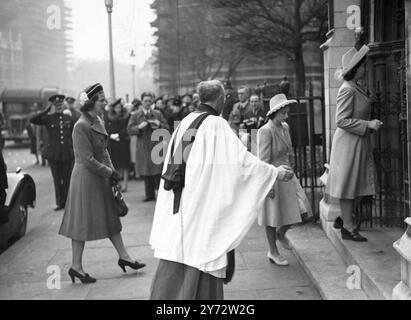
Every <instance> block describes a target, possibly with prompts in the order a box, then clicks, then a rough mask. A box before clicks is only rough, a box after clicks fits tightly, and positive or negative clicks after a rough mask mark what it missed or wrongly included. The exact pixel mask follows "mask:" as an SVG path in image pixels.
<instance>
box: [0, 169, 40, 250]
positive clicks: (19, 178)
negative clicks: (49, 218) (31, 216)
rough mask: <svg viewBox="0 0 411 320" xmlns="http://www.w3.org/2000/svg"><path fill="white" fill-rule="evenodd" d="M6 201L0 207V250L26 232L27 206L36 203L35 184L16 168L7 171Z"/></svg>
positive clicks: (28, 176)
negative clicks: (15, 169)
mask: <svg viewBox="0 0 411 320" xmlns="http://www.w3.org/2000/svg"><path fill="white" fill-rule="evenodd" d="M7 180H8V185H9V187H8V189H7V190H6V192H7V197H6V202H5V205H4V206H3V207H1V208H0V215H1V219H0V252H2V251H4V250H5V249H7V248H8V247H9V246H10V245H12V244H13V243H14V242H16V241H17V240H18V239H20V238H22V237H23V236H24V235H25V234H26V230H27V220H28V208H29V207H31V208H34V207H35V203H36V185H35V183H34V181H33V179H32V177H31V176H30V175H29V174H27V173H23V172H21V170H20V169H17V171H16V172H9V173H7Z"/></svg>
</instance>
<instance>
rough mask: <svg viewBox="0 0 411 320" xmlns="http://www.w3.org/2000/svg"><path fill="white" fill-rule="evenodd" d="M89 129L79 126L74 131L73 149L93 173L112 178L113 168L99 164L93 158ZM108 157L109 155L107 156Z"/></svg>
mask: <svg viewBox="0 0 411 320" xmlns="http://www.w3.org/2000/svg"><path fill="white" fill-rule="evenodd" d="M87 130H88V128H86V127H84V126H81V125H77V126H76V127H75V128H74V131H73V147H74V152H75V154H76V155H77V156H78V157H79V158H80V161H81V163H83V164H84V165H85V166H86V167H87V168H88V169H89V170H90V171H91V172H93V173H95V174H96V175H99V176H102V177H105V178H110V177H111V174H112V173H113V170H112V168H110V167H108V166H106V165H105V164H103V163H101V162H99V161H97V160H96V158H94V156H93V147H92V144H91V140H90V137H89V135H88V134H87ZM106 156H107V155H106Z"/></svg>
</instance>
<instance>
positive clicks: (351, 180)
mask: <svg viewBox="0 0 411 320" xmlns="http://www.w3.org/2000/svg"><path fill="white" fill-rule="evenodd" d="M370 114H371V103H370V99H369V98H368V96H367V94H366V93H365V92H364V91H363V90H362V89H361V88H359V87H358V86H357V85H356V84H355V83H354V82H352V81H345V82H344V83H343V85H342V86H341V87H340V90H339V91H338V95H337V112H336V123H337V130H336V131H335V134H334V138H333V142H332V148H331V156H330V172H329V176H328V181H327V185H326V189H325V192H326V193H327V194H329V195H330V196H332V197H334V198H338V199H355V198H357V197H361V196H367V195H374V194H375V193H376V188H377V183H376V170H375V164H374V159H373V154H372V148H371V143H370V130H369V129H368V121H369V120H370Z"/></svg>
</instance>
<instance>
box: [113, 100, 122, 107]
mask: <svg viewBox="0 0 411 320" xmlns="http://www.w3.org/2000/svg"><path fill="white" fill-rule="evenodd" d="M118 104H121V98H120V99H117V100H115V101H114V102H113V103H112V104H111V107H112V108H114V107H115V106H116V105H118Z"/></svg>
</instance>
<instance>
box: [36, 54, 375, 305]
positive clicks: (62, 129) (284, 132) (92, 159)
mask: <svg viewBox="0 0 411 320" xmlns="http://www.w3.org/2000/svg"><path fill="white" fill-rule="evenodd" d="M367 52H368V48H367V47H366V46H365V47H363V48H362V49H361V50H359V51H358V52H357V51H356V50H355V49H352V50H351V51H349V52H348V53H347V54H346V55H344V57H343V66H344V68H345V69H343V74H342V79H344V80H345V82H344V84H343V85H342V86H341V89H340V92H339V94H338V97H337V118H336V119H337V126H338V129H337V132H336V134H335V137H334V145H333V149H332V152H331V159H330V160H331V161H330V165H331V169H330V171H331V173H330V176H329V179H328V181H327V186H326V189H325V192H326V193H327V194H330V195H332V196H333V197H335V198H337V199H340V200H341V207H342V217H341V218H338V219H337V220H336V222H335V225H334V226H335V227H336V228H339V229H341V234H342V238H343V239H346V240H353V241H366V239H365V238H364V237H362V236H361V235H360V234H359V233H358V230H356V229H355V226H354V225H353V222H352V219H351V213H352V209H353V206H354V201H355V199H357V198H359V197H362V196H364V195H368V194H374V193H375V190H376V188H377V186H376V181H375V180H374V178H375V168H374V166H373V163H372V158H371V157H370V156H369V148H368V142H367V141H368V140H367V139H368V138H369V133H372V132H373V131H377V130H378V129H379V128H380V127H381V126H382V122H381V121H379V120H371V121H370V120H367V119H369V101H368V100H367V99H366V96H365V95H364V93H363V92H362V91H361V89H360V88H359V87H358V86H357V85H356V84H355V83H354V82H353V79H354V80H358V79H361V78H362V77H364V74H365V68H364V61H365V56H366V54H367ZM357 96H358V97H357ZM354 97H356V98H355V99H354ZM140 98H141V99H135V100H133V101H132V103H123V101H122V100H121V99H117V100H116V101H114V102H113V103H111V104H108V103H107V100H106V96H105V93H104V90H103V87H102V86H101V85H100V84H95V85H92V86H90V87H88V88H86V89H85V91H84V92H82V93H81V94H80V96H79V104H80V106H81V107H80V112H79V113H77V112H78V111H77V110H75V108H74V107H72V108H70V107H69V105H70V104H69V103H68V101H71V102H74V101H73V100H74V98H66V97H64V96H62V95H55V96H53V97H50V102H51V105H50V106H49V107H48V108H46V109H45V110H44V111H41V112H39V113H36V114H35V115H34V116H33V117H32V118H31V121H30V122H31V124H33V125H40V126H44V127H45V128H46V129H47V132H48V135H49V141H48V144H47V145H46V148H45V150H46V151H45V154H44V156H45V157H46V158H47V160H48V162H49V163H50V167H51V172H52V176H53V179H54V185H55V189H56V202H57V208H56V210H60V209H63V208H65V212H64V216H63V220H62V224H61V227H60V231H59V233H60V234H61V235H64V236H66V237H68V238H71V239H72V254H73V261H72V267H71V268H70V271H69V275H70V277H71V279H72V281H73V282H74V281H75V279H76V278H78V279H79V280H80V281H81V282H83V283H90V282H95V281H96V279H95V278H93V277H91V276H90V275H89V274H87V273H85V272H84V270H83V266H82V254H83V250H84V244H85V242H86V241H92V240H97V239H103V238H109V239H110V240H111V242H112V243H113V246H114V247H115V249H116V250H117V252H118V255H119V260H118V265H119V266H120V267H121V269H122V270H123V271H125V267H126V266H128V267H130V268H132V269H135V270H137V269H141V268H143V267H144V266H145V264H144V263H141V262H139V261H137V260H135V259H133V258H131V256H130V255H129V253H128V251H127V249H126V246H125V245H124V243H123V240H122V236H121V230H122V225H121V222H120V214H119V212H118V211H119V209H118V205H117V203H116V199H115V197H114V195H113V190H112V188H113V186H118V185H119V184H120V182H121V183H122V188H121V190H122V191H123V192H126V191H127V184H128V179H129V177H130V172H132V174H131V177H132V176H133V173H134V175H135V177H140V178H141V179H143V180H144V184H145V199H144V201H154V200H156V205H155V212H154V220H153V226H152V231H151V235H150V244H151V246H152V248H153V249H154V256H155V257H156V258H158V259H160V263H159V265H158V268H157V272H156V274H155V276H154V280H153V283H152V288H151V298H152V299H221V298H222V297H223V290H222V285H223V283H228V282H230V281H231V278H232V276H233V273H234V265H235V258H234V257H235V254H234V250H235V248H236V247H237V246H238V244H239V243H240V242H241V240H242V239H243V238H244V237H245V235H246V234H247V232H248V230H249V229H250V227H251V225H252V223H253V222H254V221H256V220H257V222H258V225H260V226H261V227H263V228H264V230H265V233H266V237H267V241H268V247H269V250H268V252H267V258H268V259H269V261H270V262H272V263H274V264H276V265H279V266H287V265H288V264H289V263H288V261H287V260H286V259H285V258H284V257H283V256H282V255H281V252H280V250H279V248H278V247H277V241H278V242H279V243H280V244H281V245H282V248H283V249H286V250H290V249H291V247H290V244H289V243H288V241H287V238H286V237H285V233H286V232H287V230H288V229H289V228H290V227H291V226H293V225H295V224H297V223H300V222H301V221H302V216H303V215H308V216H311V215H312V212H311V208H310V203H309V201H308V199H307V197H306V195H305V192H304V190H303V189H302V187H301V185H300V183H299V181H298V179H297V177H296V176H295V175H294V172H293V170H292V169H291V164H290V156H291V152H292V149H293V146H292V140H291V135H290V127H289V126H288V124H287V119H288V115H289V112H290V109H291V108H293V106H295V105H296V104H297V101H296V100H289V99H288V98H287V97H286V95H284V94H282V93H279V94H276V95H274V96H273V97H272V98H271V99H270V101H269V108H268V109H265V108H264V106H263V104H262V101H261V97H260V96H259V95H258V94H255V93H252V92H251V90H250V88H248V87H246V86H240V87H239V88H238V89H237V91H234V89H233V88H232V87H231V85H230V83H227V82H226V83H224V85H223V83H221V82H220V81H218V80H210V81H204V82H201V83H200V84H199V85H198V87H197V92H195V93H190V94H185V95H183V96H174V97H169V96H168V95H164V96H160V97H157V98H156V96H155V94H153V93H151V92H144V93H142V94H141V97H140ZM64 101H66V103H67V107H66V108H64V106H63V104H64ZM354 108H355V109H354ZM353 110H354V111H353ZM355 111H358V112H359V114H357V115H356V114H354V113H355ZM78 115H79V116H78ZM191 129H195V132H194V135H193V133H192V132H189V131H190V130H191ZM158 132H163V133H164V132H166V133H168V134H169V135H162V137H163V139H159V140H157V139H154V136H157V133H158ZM188 132H189V133H188ZM190 134H191V135H190ZM186 135H188V138H189V139H187V136H186ZM159 136H161V135H159ZM164 137H166V138H164ZM194 139H195V140H194ZM352 140H355V141H356V144H355V146H357V147H355V148H357V149H358V150H357V149H356V150H352V148H353V144H352V143H351V142H352ZM187 141H188V142H187ZM193 141H195V142H197V141H198V142H197V143H193ZM158 146H160V147H161V148H160V152H159V153H158V155H159V157H154V156H153V154H155V149H156V148H158ZM188 146H189V147H190V148H188V149H186V147H188ZM336 146H337V147H336ZM336 148H344V150H346V154H347V155H351V157H352V159H351V158H350V159H351V160H350V161H348V162H347V161H346V160H345V159H343V158H341V157H338V156H336V152H337V151H336V150H338V149H336ZM187 150H188V151H187ZM178 152H182V154H181V155H183V157H182V159H180V160H177V159H179V153H178ZM357 154H359V155H360V156H358V157H357ZM187 157H188V159H194V160H193V161H190V162H189V161H188V160H187ZM180 158H181V157H180ZM341 161H344V164H342V163H340V162H341ZM357 162H358V163H357ZM356 163H357V164H356ZM353 164H356V167H354V169H358V170H360V169H361V168H362V170H364V168H367V170H365V171H364V174H363V175H360V174H358V173H359V171H358V170H357V171H355V172H357V173H356V175H355V176H353V171H352V167H349V166H350V165H353ZM341 171H344V172H343V174H342V173H341ZM340 176H341V177H342V178H338V177H340ZM347 177H350V179H347ZM70 179H71V180H70ZM183 215H184V220H183ZM234 222H235V223H234ZM170 275H173V276H172V277H170Z"/></svg>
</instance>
